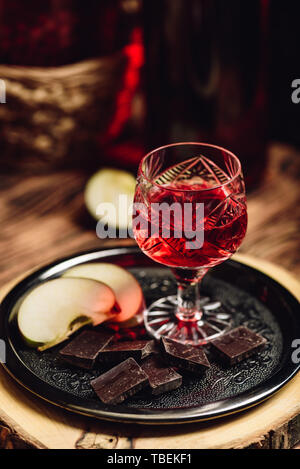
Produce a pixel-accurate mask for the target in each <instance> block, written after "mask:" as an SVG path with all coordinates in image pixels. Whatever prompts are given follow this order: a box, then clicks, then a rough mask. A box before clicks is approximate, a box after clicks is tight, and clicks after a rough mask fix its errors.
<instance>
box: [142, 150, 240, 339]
mask: <svg viewBox="0 0 300 469" xmlns="http://www.w3.org/2000/svg"><path fill="white" fill-rule="evenodd" d="M246 228H247V206H246V195H245V185H244V181H243V174H242V168H241V163H240V161H239V160H238V158H237V157H236V156H235V155H234V154H233V153H231V152H230V151H228V150H225V149H224V148H221V147H217V146H215V145H209V144H204V143H175V144H171V145H166V146H163V147H161V148H158V149H156V150H153V151H151V152H150V153H148V154H147V155H146V156H145V157H144V158H143V159H142V161H141V163H140V166H139V170H138V176H137V185H136V192H135V198H134V210H133V232H134V236H135V239H136V241H137V243H138V245H139V246H140V248H141V249H142V250H143V252H144V253H145V254H146V255H147V256H149V257H150V258H151V259H153V260H154V261H156V262H159V263H161V264H164V265H165V266H168V267H170V268H171V270H172V272H173V273H174V275H175V278H176V281H177V284H178V292H177V296H167V297H165V298H160V299H159V300H157V301H155V302H154V303H153V304H151V305H150V306H149V307H148V308H147V310H146V311H145V314H144V319H145V326H146V329H147V331H148V332H149V333H150V334H151V335H152V336H154V337H155V338H157V339H159V338H160V337H161V336H167V337H169V338H172V339H174V340H177V341H180V342H184V343H189V344H193V345H200V344H204V343H206V342H208V341H209V340H212V339H214V338H216V337H217V336H219V335H220V334H222V333H224V332H225V331H227V330H228V329H229V328H230V327H231V317H230V315H229V314H228V312H227V310H226V309H225V308H224V307H223V306H222V305H221V303H220V302H219V301H218V299H217V301H216V300H214V301H211V300H210V299H209V298H207V297H204V298H201V297H200V294H199V290H200V282H201V280H202V278H203V276H204V275H205V274H206V273H207V271H208V270H209V269H210V268H211V267H214V266H216V265H218V264H220V263H222V262H224V261H225V260H227V259H228V258H230V257H231V256H232V254H234V253H235V251H236V250H237V248H238V247H239V246H240V244H241V242H242V240H243V238H244V236H245V233H246Z"/></svg>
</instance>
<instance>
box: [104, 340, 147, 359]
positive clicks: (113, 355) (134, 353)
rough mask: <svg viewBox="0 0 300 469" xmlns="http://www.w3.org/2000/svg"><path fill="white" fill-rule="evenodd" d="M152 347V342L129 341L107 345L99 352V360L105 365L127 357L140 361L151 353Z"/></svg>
mask: <svg viewBox="0 0 300 469" xmlns="http://www.w3.org/2000/svg"><path fill="white" fill-rule="evenodd" d="M154 345H155V342H154V340H135V341H130V340H129V341H126V342H117V343H115V344H109V345H107V346H106V347H105V348H103V349H102V350H101V353H100V355H99V360H100V361H103V362H105V363H107V362H110V363H119V362H121V361H123V360H126V358H129V357H132V358H134V359H135V360H141V359H143V358H146V357H147V356H148V355H150V354H151V353H152V351H153V347H154Z"/></svg>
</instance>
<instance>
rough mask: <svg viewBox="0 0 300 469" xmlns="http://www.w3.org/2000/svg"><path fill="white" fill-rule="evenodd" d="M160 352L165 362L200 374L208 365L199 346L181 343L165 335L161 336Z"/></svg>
mask: <svg viewBox="0 0 300 469" xmlns="http://www.w3.org/2000/svg"><path fill="white" fill-rule="evenodd" d="M162 353H163V357H164V359H165V361H166V362H167V363H169V364H170V365H173V366H176V367H178V368H181V369H183V370H187V371H192V372H194V373H197V374H202V373H203V372H204V371H205V370H207V369H208V368H209V367H210V363H209V361H208V359H207V357H206V355H205V353H204V351H203V350H202V349H201V348H197V347H193V346H191V345H185V344H181V343H179V342H176V341H175V340H171V339H168V338H166V337H163V338H162Z"/></svg>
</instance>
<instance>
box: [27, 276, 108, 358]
mask: <svg viewBox="0 0 300 469" xmlns="http://www.w3.org/2000/svg"><path fill="white" fill-rule="evenodd" d="M115 302H116V297H115V294H114V292H113V291H112V289H111V288H110V287H109V286H107V285H105V284H104V283H102V282H98V281H96V280H91V279H83V278H81V279H80V278H57V279H53V280H49V281H47V282H45V283H43V284H41V285H39V286H38V287H36V288H34V289H33V290H32V291H30V292H29V294H28V295H27V296H26V297H25V299H24V300H23V302H22V303H21V306H20V309H19V312H18V326H19V329H20V332H21V334H22V336H23V337H24V339H25V341H26V342H27V343H28V344H29V345H31V346H32V347H37V348H39V350H46V349H47V348H50V347H53V346H54V345H56V344H58V343H60V342H63V341H64V340H65V339H67V338H68V337H69V336H70V335H71V334H72V333H73V332H75V331H76V330H77V329H79V328H80V327H82V326H84V325H86V324H89V323H91V324H93V325H94V326H96V325H97V324H100V323H102V322H104V321H107V320H108V319H111V318H112V317H114V315H116V310H115V309H114V305H115Z"/></svg>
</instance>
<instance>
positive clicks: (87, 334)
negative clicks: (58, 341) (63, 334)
mask: <svg viewBox="0 0 300 469" xmlns="http://www.w3.org/2000/svg"><path fill="white" fill-rule="evenodd" d="M112 338H113V334H110V333H109V332H105V331H99V332H96V331H90V330H89V331H83V332H82V333H81V334H79V335H78V336H77V337H75V339H73V340H72V342H69V343H68V345H66V346H65V347H64V348H63V349H61V350H60V352H59V355H60V357H61V358H62V359H63V360H64V361H66V362H68V363H70V364H71V365H75V366H79V367H81V368H86V369H88V370H90V369H91V368H93V366H94V364H95V360H96V358H97V356H98V354H99V352H100V351H101V349H102V348H103V347H105V346H106V345H107V344H108V343H109V342H110V341H111V340H112Z"/></svg>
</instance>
